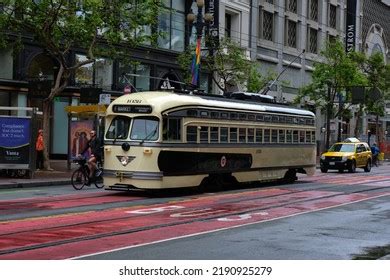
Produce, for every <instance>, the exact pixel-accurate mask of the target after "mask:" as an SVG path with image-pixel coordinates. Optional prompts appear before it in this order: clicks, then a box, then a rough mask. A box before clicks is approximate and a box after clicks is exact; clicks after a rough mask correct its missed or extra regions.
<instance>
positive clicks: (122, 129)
mask: <svg viewBox="0 0 390 280" xmlns="http://www.w3.org/2000/svg"><path fill="white" fill-rule="evenodd" d="M130 123H131V118H129V117H125V116H116V117H115V118H114V119H113V120H112V122H111V124H110V126H109V127H108V129H107V132H106V139H113V140H124V139H127V137H128V135H129V128H130Z"/></svg>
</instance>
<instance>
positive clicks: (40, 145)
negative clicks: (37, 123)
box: [35, 129, 45, 170]
mask: <svg viewBox="0 0 390 280" xmlns="http://www.w3.org/2000/svg"><path fill="white" fill-rule="evenodd" d="M44 147H45V144H44V142H43V130H42V129H40V130H38V137H37V141H36V143H35V150H36V152H37V165H36V168H37V170H40V169H43V161H44V160H43V149H44Z"/></svg>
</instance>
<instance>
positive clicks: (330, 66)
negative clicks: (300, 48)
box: [295, 41, 366, 115]
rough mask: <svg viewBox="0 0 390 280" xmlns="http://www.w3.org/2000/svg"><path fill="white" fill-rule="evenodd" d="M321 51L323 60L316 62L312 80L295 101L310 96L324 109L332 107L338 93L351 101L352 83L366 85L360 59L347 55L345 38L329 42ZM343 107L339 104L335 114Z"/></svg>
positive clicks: (298, 101)
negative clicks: (349, 93)
mask: <svg viewBox="0 0 390 280" xmlns="http://www.w3.org/2000/svg"><path fill="white" fill-rule="evenodd" d="M321 55H322V57H323V61H322V62H318V63H315V65H314V71H313V74H312V82H311V83H310V84H308V85H306V86H304V87H303V88H301V90H300V93H299V94H298V96H297V98H296V99H295V102H296V103H300V102H302V101H303V100H305V99H310V100H311V101H314V102H315V104H316V106H317V107H319V108H321V109H322V110H323V111H325V110H326V109H327V110H330V109H331V110H330V111H333V109H334V104H335V101H336V97H337V95H338V94H339V95H342V96H343V99H344V100H345V101H348V100H349V98H350V96H349V95H348V92H349V89H350V87H351V86H358V85H364V84H365V83H366V79H365V77H364V75H363V74H362V73H361V72H360V71H359V68H358V63H357V62H356V61H355V60H353V59H352V57H353V56H355V54H352V55H347V54H346V53H345V50H344V45H343V43H342V42H340V41H335V42H329V43H327V45H326V47H325V49H324V50H322V51H321ZM328 90H329V91H328ZM329 107H330V108H329ZM342 109H343V108H339V110H338V111H337V112H336V113H335V114H336V115H338V114H340V113H342Z"/></svg>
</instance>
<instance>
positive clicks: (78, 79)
mask: <svg viewBox="0 0 390 280" xmlns="http://www.w3.org/2000/svg"><path fill="white" fill-rule="evenodd" d="M86 60H87V57H86V56H85V55H79V54H76V63H80V62H84V61H86ZM75 83H76V85H92V84H93V63H89V64H85V65H83V66H81V67H79V68H77V69H76V74H75Z"/></svg>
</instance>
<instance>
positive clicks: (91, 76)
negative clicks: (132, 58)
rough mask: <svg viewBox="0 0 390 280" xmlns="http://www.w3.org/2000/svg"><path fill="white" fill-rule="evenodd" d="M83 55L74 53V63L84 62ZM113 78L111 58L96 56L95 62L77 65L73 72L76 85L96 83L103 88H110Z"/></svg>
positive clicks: (84, 57) (85, 58) (85, 59)
mask: <svg viewBox="0 0 390 280" xmlns="http://www.w3.org/2000/svg"><path fill="white" fill-rule="evenodd" d="M87 60H88V58H87V57H86V56H85V55H81V54H76V63H80V62H85V61H87ZM112 79H113V62H112V60H111V59H106V58H97V59H96V60H95V63H89V64H86V65H83V66H81V67H79V68H78V69H77V70H76V74H75V84H76V85H77V86H85V85H96V86H98V87H101V88H103V89H111V87H112Z"/></svg>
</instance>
